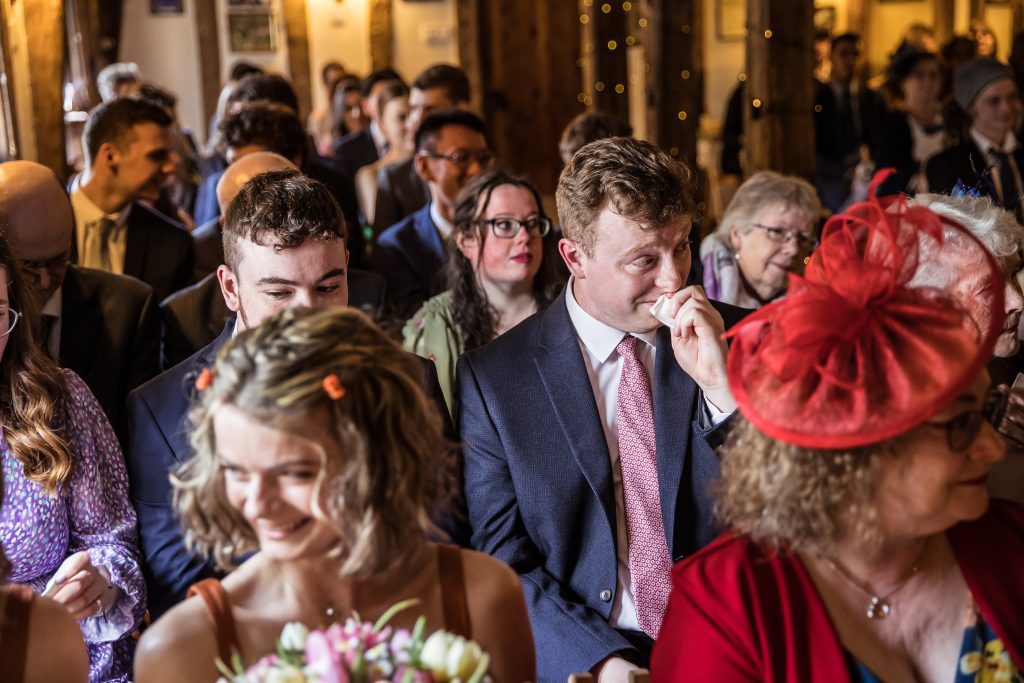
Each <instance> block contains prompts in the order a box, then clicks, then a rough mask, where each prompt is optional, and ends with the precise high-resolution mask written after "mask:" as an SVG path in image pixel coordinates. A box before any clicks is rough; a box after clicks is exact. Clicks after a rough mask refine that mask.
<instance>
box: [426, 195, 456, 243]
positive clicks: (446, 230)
mask: <svg viewBox="0 0 1024 683" xmlns="http://www.w3.org/2000/svg"><path fill="white" fill-rule="evenodd" d="M430 220H432V221H434V225H435V226H437V231H438V232H439V233H441V239H442V240H447V239H448V238H449V237H451V236H452V231H453V230H454V229H455V224H454V223H452V222H451V221H450V220H448V219H447V218H445V217H444V216H442V215H441V212H440V210H438V208H437V202H430Z"/></svg>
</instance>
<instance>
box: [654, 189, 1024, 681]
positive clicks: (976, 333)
mask: <svg viewBox="0 0 1024 683" xmlns="http://www.w3.org/2000/svg"><path fill="white" fill-rule="evenodd" d="M951 244H957V245H958V248H960V249H964V250H968V251H973V252H974V254H975V255H976V256H977V261H978V263H979V264H980V265H979V268H980V270H979V272H978V276H979V277H981V278H983V279H986V280H987V286H984V287H980V288H974V289H972V292H973V293H972V295H971V296H970V297H964V296H960V295H958V293H957V292H958V290H957V289H956V288H955V287H954V286H953V284H954V280H955V279H956V278H958V277H960V273H959V272H958V271H956V270H955V269H948V278H947V282H945V283H940V282H939V280H938V279H937V278H936V276H935V274H934V273H932V274H931V275H930V276H929V277H927V278H920V277H919V275H920V272H921V271H922V269H925V268H927V267H928V266H929V264H930V263H932V262H933V261H934V260H935V259H936V258H938V257H939V255H940V254H941V253H942V250H944V249H946V248H948V246H949V245H951ZM1003 284H1004V278H1003V276H1002V274H1001V272H1000V271H999V268H998V266H997V265H996V263H995V261H994V260H993V259H992V257H991V256H990V255H989V254H988V252H987V251H986V250H985V247H984V246H983V245H982V243H981V242H979V241H978V240H977V239H976V238H975V237H973V236H972V235H971V233H970V232H968V231H967V230H965V229H964V228H962V227H960V226H959V225H957V224H955V223H953V222H952V221H949V220H948V219H945V218H941V217H939V216H938V215H937V214H935V213H933V212H931V211H929V210H928V209H925V208H923V207H907V206H906V205H905V204H903V203H902V202H901V201H899V200H897V201H895V202H893V203H890V204H888V205H886V206H883V205H881V204H880V203H878V202H877V201H874V200H872V201H870V202H867V203H865V204H861V205H858V206H856V207H854V208H853V209H851V211H850V212H849V213H847V214H843V215H840V216H837V217H835V218H833V219H832V220H831V221H830V222H829V224H828V225H827V226H826V227H825V230H824V232H823V236H822V241H821V246H820V247H819V249H818V250H817V251H816V252H815V254H814V255H813V256H812V257H811V259H810V262H809V264H808V266H807V272H806V276H804V277H797V278H793V279H792V280H791V283H790V287H789V291H788V293H787V295H786V297H785V298H784V299H783V300H781V301H778V302H776V303H773V304H770V305H768V306H765V307H763V308H762V309H760V310H759V311H757V312H756V313H754V314H753V315H751V316H750V317H748V318H747V319H746V320H745V321H744V322H743V323H741V324H740V325H739V326H737V327H735V328H733V330H732V331H731V332H730V335H731V336H732V347H731V350H730V357H729V361H728V372H729V383H730V387H731V389H732V391H733V394H734V396H735V397H736V401H737V403H738V404H739V407H740V412H741V413H742V417H737V419H736V424H735V425H734V428H733V430H732V432H731V434H730V436H729V439H728V441H727V443H726V445H725V447H724V449H723V452H722V454H721V455H722V481H721V484H720V488H719V491H718V511H719V514H720V517H721V519H722V522H723V523H724V525H725V526H726V527H728V528H730V531H729V532H727V533H726V534H724V535H723V536H722V537H720V538H719V539H718V540H717V541H715V542H714V543H712V544H711V545H710V546H708V547H706V548H704V549H703V550H702V551H701V552H699V553H698V554H696V555H694V556H692V557H690V558H688V559H686V560H685V561H682V562H680V563H679V564H678V565H676V567H675V569H674V571H673V594H672V597H671V599H670V602H669V606H668V611H667V613H666V616H665V621H664V624H663V625H662V627H661V633H660V637H659V639H658V642H657V644H656V645H655V648H654V654H653V659H652V674H653V679H654V680H655V681H656V682H658V681H677V680H692V681H710V680H714V681H724V682H727V683H728V682H731V681H784V682H787V683H797V682H798V681H799V682H801V683H806V682H817V681H822V682H825V681H827V682H829V683H833V682H840V683H842V682H845V681H849V682H851V683H869V682H870V683H874V682H875V681H929V682H936V683H939V682H941V683H948V682H949V681H950V680H954V681H957V682H962V681H976V680H978V681H980V680H1005V681H1019V680H1021V671H1022V670H1024V621H1022V620H1021V614H1024V582H1022V579H1021V577H1022V575H1024V574H1022V567H1024V507H1021V506H1020V505H1017V504H1015V503H1009V502H1006V501H999V500H996V501H990V499H989V493H988V487H987V483H988V474H989V471H990V469H991V467H992V465H993V463H995V462H997V461H999V460H1000V458H1002V457H1003V453H1004V449H1005V446H1004V444H1003V442H1002V439H1001V438H1000V436H999V435H998V434H997V433H996V431H995V430H994V428H993V427H992V425H991V424H989V422H988V421H987V419H986V416H987V414H988V412H989V409H990V406H988V405H987V399H988V396H989V391H988V387H989V377H988V373H987V371H986V370H985V365H986V363H987V362H988V360H989V358H990V357H991V355H992V350H993V348H994V346H995V343H996V340H997V339H998V338H999V335H1000V333H1001V332H1002V326H1003V318H1002V316H999V315H992V314H991V312H993V311H1000V310H1002V307H1003V295H1004V287H1003ZM991 674H995V675H996V676H997V677H996V678H995V679H989V678H984V677H983V676H989V675H991Z"/></svg>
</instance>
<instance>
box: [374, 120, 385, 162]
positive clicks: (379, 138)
mask: <svg viewBox="0 0 1024 683" xmlns="http://www.w3.org/2000/svg"><path fill="white" fill-rule="evenodd" d="M370 137H371V138H372V139H373V146H374V147H376V148H377V156H384V155H385V154H387V151H388V139H387V138H386V137H384V131H382V130H381V129H380V126H378V125H377V122H376V121H370Z"/></svg>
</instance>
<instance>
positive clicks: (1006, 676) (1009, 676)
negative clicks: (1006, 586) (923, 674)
mask: <svg viewBox="0 0 1024 683" xmlns="http://www.w3.org/2000/svg"><path fill="white" fill-rule="evenodd" d="M847 659H848V660H849V662H850V678H851V679H852V680H853V682H854V683H882V679H880V678H878V677H877V676H875V674H874V673H872V672H871V670H870V669H868V668H867V667H866V666H865V665H864V664H862V663H861V662H859V661H857V660H856V659H855V658H854V657H853V655H851V654H850V653H849V652H847ZM951 678H952V682H953V683H1024V675H1022V674H1021V671H1020V670H1019V669H1017V667H1016V666H1014V664H1013V662H1012V661H1010V655H1009V654H1008V653H1007V652H1006V649H1005V648H1004V647H1003V641H1002V640H1001V639H1000V638H999V636H998V635H996V632H995V631H993V630H992V628H991V627H990V626H989V625H988V624H987V623H985V620H984V619H982V617H981V614H980V613H979V612H978V609H977V607H975V606H974V605H973V604H971V605H970V606H969V607H968V610H967V620H966V624H965V626H964V637H963V640H962V641H961V644H960V657H959V658H958V659H957V668H956V673H955V676H953V677H951Z"/></svg>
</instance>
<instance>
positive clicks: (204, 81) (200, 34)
mask: <svg viewBox="0 0 1024 683" xmlns="http://www.w3.org/2000/svg"><path fill="white" fill-rule="evenodd" d="M195 22H196V34H197V36H196V37H197V42H198V43H199V72H200V79H201V84H200V87H201V88H202V95H203V121H204V122H207V123H209V122H210V121H211V120H212V119H213V115H214V114H215V113H216V111H217V100H219V99H220V90H221V84H222V82H223V76H222V75H221V72H220V69H221V65H220V38H219V36H218V34H217V11H216V6H215V5H214V3H212V2H197V3H196V4H195ZM205 134H206V132H205V131H203V135H204V137H205Z"/></svg>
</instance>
